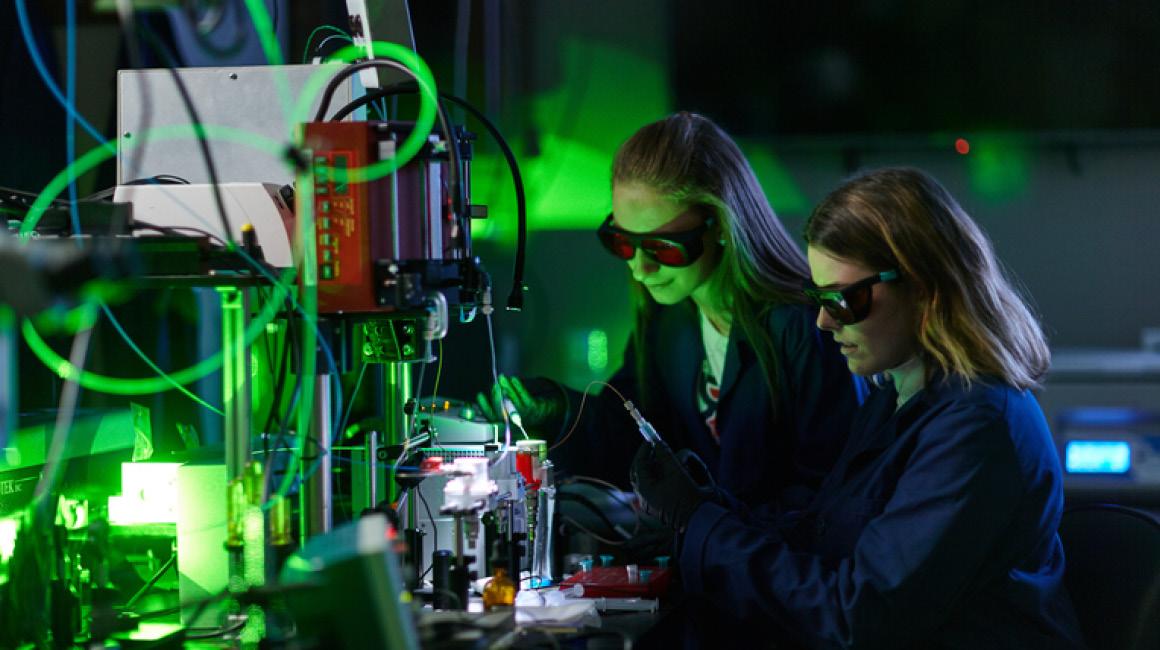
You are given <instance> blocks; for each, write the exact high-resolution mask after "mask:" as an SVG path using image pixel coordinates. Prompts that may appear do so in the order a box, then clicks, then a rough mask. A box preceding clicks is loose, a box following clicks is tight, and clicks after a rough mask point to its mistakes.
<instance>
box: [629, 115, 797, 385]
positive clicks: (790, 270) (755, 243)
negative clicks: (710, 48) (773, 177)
mask: <svg viewBox="0 0 1160 650" xmlns="http://www.w3.org/2000/svg"><path fill="white" fill-rule="evenodd" d="M617 183H640V184H643V185H645V186H647V187H650V188H652V189H654V190H656V191H657V192H659V193H660V194H661V195H663V196H666V197H668V198H669V199H672V200H674V201H676V202H679V203H682V204H684V205H686V206H688V207H690V208H696V209H699V210H700V211H701V212H702V213H704V214H706V215H713V216H714V217H716V220H717V223H718V224H720V227H721V239H722V240H723V241H724V244H723V245H722V246H721V251H720V261H719V263H718V265H717V267H716V268H715V269H714V271H713V272H712V273H711V275H710V277H709V279H708V280H707V282H709V283H711V284H710V288H711V289H712V291H711V292H710V293H711V294H712V295H713V297H714V298H715V299H716V300H717V301H719V302H718V304H717V305H715V307H716V308H719V309H721V310H723V311H724V312H725V313H727V314H728V315H729V316H730V318H731V319H732V323H733V325H734V326H737V327H740V328H741V331H742V332H743V333H744V335H745V337H746V339H747V340H748V341H749V342H750V344H751V345H752V346H753V348H754V351H755V352H756V354H757V358H758V360H759V361H760V363H761V366H762V370H763V372H764V373H765V376H766V381H767V384H768V385H769V389H770V393H771V395H772V394H773V393H774V392H775V391H776V390H777V387H778V386H777V369H778V363H779V360H778V359H777V355H776V353H775V351H774V347H773V341H772V340H770V337H769V334H768V332H767V331H766V328H765V327H764V324H763V319H764V318H765V316H766V313H767V312H768V310H769V309H770V308H772V307H773V306H775V305H778V304H784V303H790V302H801V301H802V298H801V294H800V290H801V287H802V283H803V282H804V281H805V280H806V279H807V278H808V277H809V266H808V265H807V263H806V260H805V256H804V255H803V254H802V251H801V249H800V248H799V247H798V246H797V245H796V244H795V243H794V242H793V240H792V239H791V238H790V236H789V234H788V233H787V232H786V229H785V226H783V225H782V223H781V221H779V220H778V218H777V215H775V214H774V212H773V208H771V207H770V205H769V201H768V200H767V199H766V198H765V193H764V192H763V191H762V189H761V185H760V183H758V181H757V177H756V176H755V175H754V173H753V169H752V168H751V167H750V166H749V162H748V161H746V160H745V156H744V155H742V153H741V150H740V149H738V147H737V145H736V143H734V142H733V140H732V139H730V138H729V136H728V135H727V134H726V133H725V132H724V131H723V130H721V128H720V127H718V126H717V125H716V124H714V123H713V122H712V121H710V120H709V119H708V118H705V117H703V116H701V115H697V114H695V113H686V112H680V113H676V114H674V115H670V116H669V117H666V118H665V119H662V120H659V121H657V122H653V123H652V124H648V125H645V126H644V127H641V129H640V130H639V131H637V132H636V133H635V134H634V135H633V136H632V137H631V138H629V139H628V140H627V141H626V142H625V143H624V144H623V145H621V147H620V149H619V150H618V151H617V152H616V157H615V158H614V159H613V163H612V184H613V185H616V184H617ZM714 245H716V244H714ZM636 284H639V283H636ZM636 293H637V296H638V300H637V311H636V314H637V327H636V336H637V337H638V338H637V340H636V351H637V354H638V360H643V351H644V349H645V347H644V345H643V343H644V342H643V341H642V340H641V339H640V337H642V336H643V335H644V331H645V326H646V325H647V321H648V319H649V317H650V316H651V315H652V314H653V313H654V312H655V310H656V308H657V304H656V302H655V301H653V300H652V298H651V297H650V296H649V295H648V292H647V291H644V290H643V289H642V288H641V287H639V286H637V287H636ZM638 368H639V369H640V376H641V379H642V381H643V380H644V377H643V375H644V374H645V373H646V372H647V371H646V370H645V366H644V364H638ZM643 394H644V393H643V391H642V396H643ZM774 403H775V404H776V400H774Z"/></svg>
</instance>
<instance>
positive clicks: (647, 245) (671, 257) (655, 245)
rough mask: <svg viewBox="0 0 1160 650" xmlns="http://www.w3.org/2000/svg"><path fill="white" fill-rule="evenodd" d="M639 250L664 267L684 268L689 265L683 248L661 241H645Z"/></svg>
mask: <svg viewBox="0 0 1160 650" xmlns="http://www.w3.org/2000/svg"><path fill="white" fill-rule="evenodd" d="M641 248H643V249H645V250H647V251H648V252H649V253H651V254H652V256H653V259H655V260H656V261H658V262H660V263H661V264H664V265H665V266H685V265H687V264H688V263H689V259H688V257H687V256H686V255H685V249H684V247H682V246H680V245H679V244H676V243H674V242H669V241H665V240H663V239H646V240H644V241H643V242H641Z"/></svg>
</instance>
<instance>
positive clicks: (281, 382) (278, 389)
mask: <svg viewBox="0 0 1160 650" xmlns="http://www.w3.org/2000/svg"><path fill="white" fill-rule="evenodd" d="M287 331H289V327H287ZM286 337H287V338H289V334H288V333H287V335H286ZM275 342H277V339H275ZM266 347H267V348H268V347H270V345H269V344H268V343H267V345H266ZM278 347H279V349H280V352H281V354H280V355H278V356H277V357H275V359H278V361H277V363H276V364H270V370H271V371H273V372H274V373H275V377H274V393H273V395H272V396H271V397H270V410H269V412H268V413H267V414H266V424H265V425H264V426H263V427H262V431H261V432H262V433H263V434H264V435H265V436H266V438H267V440H269V434H270V427H272V426H273V425H274V414H275V413H277V412H278V407H279V406H281V405H282V390H283V389H284V388H285V380H286V373H287V370H288V368H287V367H286V364H287V360H288V359H289V358H290V350H289V348H288V347H287V346H286V345H285V344H283V345H280V346H278ZM279 424H281V423H279ZM266 451H269V449H267V450H266Z"/></svg>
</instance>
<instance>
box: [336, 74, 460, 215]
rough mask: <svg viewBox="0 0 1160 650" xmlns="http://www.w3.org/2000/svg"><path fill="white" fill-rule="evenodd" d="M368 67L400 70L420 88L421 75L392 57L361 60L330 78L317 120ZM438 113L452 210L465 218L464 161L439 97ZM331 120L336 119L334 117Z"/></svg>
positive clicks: (437, 102) (436, 101)
mask: <svg viewBox="0 0 1160 650" xmlns="http://www.w3.org/2000/svg"><path fill="white" fill-rule="evenodd" d="M368 68H391V69H392V70H399V71H401V72H403V73H405V74H406V75H407V76H409V77H411V78H412V79H414V80H415V84H416V88H418V82H419V77H418V76H417V75H416V74H415V72H414V71H412V70H411V69H410V68H408V67H407V66H405V65H403V64H401V63H399V62H397V61H392V60H390V59H372V60H370V61H360V62H358V63H354V64H351V65H348V66H347V67H345V68H343V69H342V70H340V71H339V72H338V74H336V75H335V76H334V78H332V79H331V80H330V82H329V83H328V84H327V85H326V90H325V91H323V94H322V102H321V103H320V104H319V105H318V112H317V113H315V115H314V121H315V122H321V121H323V119H324V118H325V117H326V112H327V111H328V110H330V102H331V100H332V99H333V97H334V92H335V91H336V90H337V89H338V86H339V85H340V84H341V83H342V82H343V80H345V79H346V78H347V77H349V76H351V75H353V74H354V73H356V72H358V71H360V70H366V69H368ZM435 108H436V111H435V113H436V115H437V116H438V117H439V124H440V127H441V128H442V129H443V136H444V138H445V139H446V140H447V147H448V149H447V155H448V156H449V157H450V159H451V164H450V168H451V192H452V195H451V200H452V206H451V207H452V212H454V213H455V217H456V218H457V219H460V218H463V215H464V211H463V190H462V188H463V185H462V183H461V181H460V172H461V170H462V161H461V160H460V156H459V143H458V141H457V140H456V138H455V134H454V133H452V132H451V123H450V122H449V121H448V120H447V112H446V111H444V110H443V106H442V104H440V103H439V100H438V98H436V100H435ZM331 121H334V119H333V118H332V119H331Z"/></svg>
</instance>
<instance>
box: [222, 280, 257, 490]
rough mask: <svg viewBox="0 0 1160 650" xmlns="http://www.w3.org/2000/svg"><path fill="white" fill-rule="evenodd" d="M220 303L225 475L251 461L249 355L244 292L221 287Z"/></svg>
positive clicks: (238, 472)
mask: <svg viewBox="0 0 1160 650" xmlns="http://www.w3.org/2000/svg"><path fill="white" fill-rule="evenodd" d="M218 293H219V294H220V295H221V305H222V355H223V362H222V404H223V406H224V408H225V414H226V417H225V447H226V476H227V477H228V478H229V479H230V480H232V479H235V478H238V477H241V476H243V475H244V473H245V470H246V464H247V463H248V462H249V461H250V414H251V397H252V395H251V390H252V388H251V386H250V355H249V350H247V349H246V321H247V315H248V313H249V311H248V308H249V304H248V303H249V301H248V300H247V293H246V291H245V290H243V289H238V288H237V287H220V288H218Z"/></svg>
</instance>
